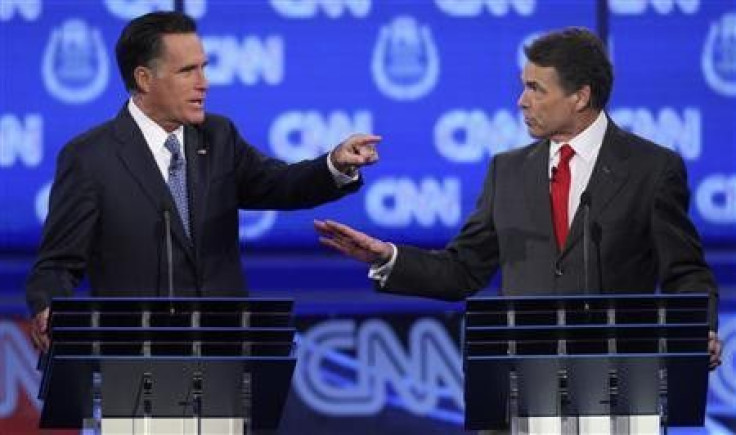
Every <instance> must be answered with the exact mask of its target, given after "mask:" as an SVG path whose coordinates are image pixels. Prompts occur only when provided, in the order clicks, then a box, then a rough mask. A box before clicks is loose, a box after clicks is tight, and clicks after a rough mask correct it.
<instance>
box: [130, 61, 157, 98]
mask: <svg viewBox="0 0 736 435" xmlns="http://www.w3.org/2000/svg"><path fill="white" fill-rule="evenodd" d="M133 78H134V79H135V83H136V84H137V85H138V90H140V91H141V92H143V93H148V92H149V91H150V89H151V79H152V78H153V71H151V69H150V68H146V67H145V66H137V67H136V68H135V69H134V70H133Z"/></svg>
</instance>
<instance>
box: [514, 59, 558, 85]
mask: <svg viewBox="0 0 736 435" xmlns="http://www.w3.org/2000/svg"><path fill="white" fill-rule="evenodd" d="M521 79H522V80H523V81H525V82H529V81H532V82H538V83H557V82H558V75H557V69H555V67H553V66H540V65H537V64H535V63H532V62H527V63H526V65H524V69H523V70H522V72H521Z"/></svg>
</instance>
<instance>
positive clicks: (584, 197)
mask: <svg viewBox="0 0 736 435" xmlns="http://www.w3.org/2000/svg"><path fill="white" fill-rule="evenodd" d="M580 205H582V206H583V207H590V192H588V191H587V190H586V191H584V192H583V193H582V194H580Z"/></svg>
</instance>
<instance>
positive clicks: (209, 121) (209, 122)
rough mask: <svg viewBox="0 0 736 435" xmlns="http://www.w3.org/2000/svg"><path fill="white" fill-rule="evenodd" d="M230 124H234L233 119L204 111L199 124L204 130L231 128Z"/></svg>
mask: <svg viewBox="0 0 736 435" xmlns="http://www.w3.org/2000/svg"><path fill="white" fill-rule="evenodd" d="M232 125H234V124H233V121H232V120H231V119H230V118H228V117H226V116H222V115H218V114H216V113H206V114H205V116H204V122H202V125H201V126H202V128H204V129H205V130H210V129H211V130H219V129H222V128H231V126H232Z"/></svg>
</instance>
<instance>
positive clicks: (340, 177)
mask: <svg viewBox="0 0 736 435" xmlns="http://www.w3.org/2000/svg"><path fill="white" fill-rule="evenodd" d="M331 157H332V152H330V153H329V154H327V168H328V169H329V170H330V174H332V179H334V180H335V184H336V185H337V187H343V186H345V185H347V184H350V183H355V182H356V181H358V179H359V178H360V173H359V172H358V171H355V173H354V174H353V175H352V176H351V175H346V174H343V173H342V172H340V171H338V170H337V168H335V165H333V164H332V158H331Z"/></svg>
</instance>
